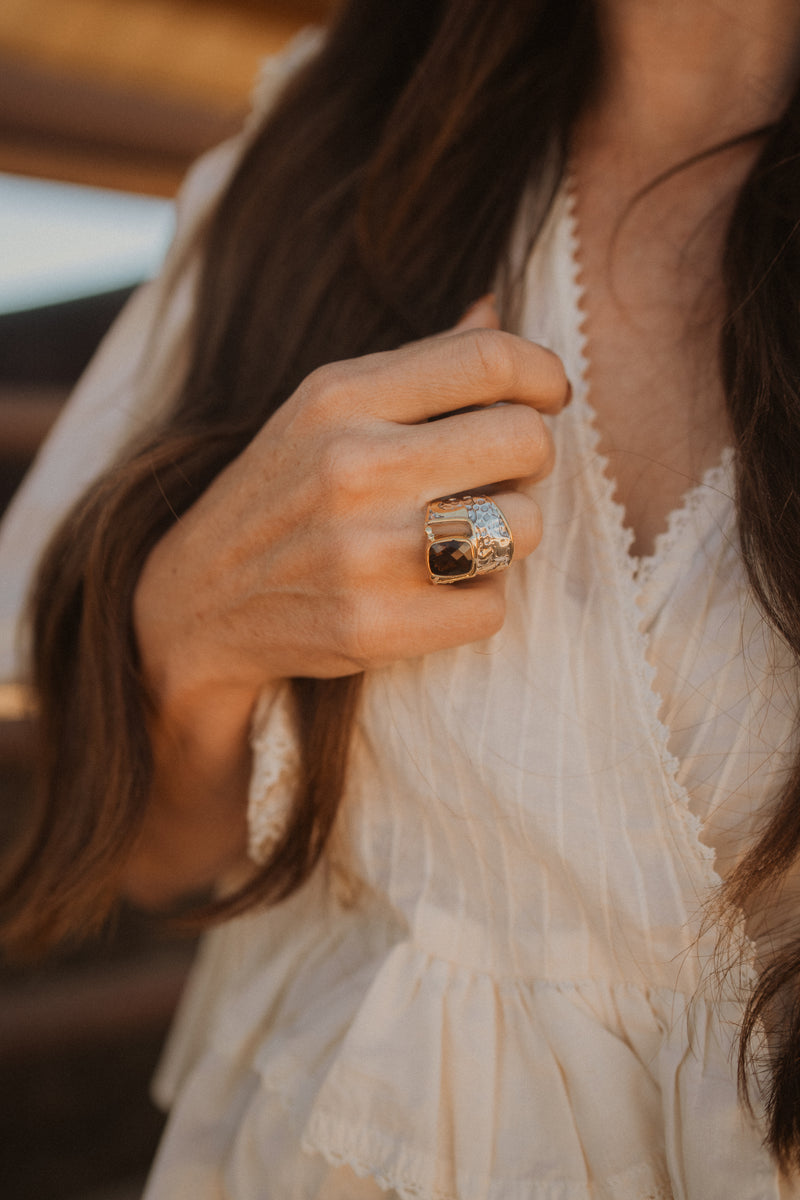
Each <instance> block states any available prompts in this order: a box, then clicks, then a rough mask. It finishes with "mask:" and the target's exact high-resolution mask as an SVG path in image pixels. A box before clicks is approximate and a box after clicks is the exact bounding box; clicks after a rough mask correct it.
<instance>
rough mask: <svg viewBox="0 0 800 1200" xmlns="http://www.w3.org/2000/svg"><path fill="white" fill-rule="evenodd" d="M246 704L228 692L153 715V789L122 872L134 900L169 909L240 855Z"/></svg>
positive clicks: (244, 817) (244, 699) (244, 815)
mask: <svg viewBox="0 0 800 1200" xmlns="http://www.w3.org/2000/svg"><path fill="white" fill-rule="evenodd" d="M251 708H252V699H251V698H250V697H249V696H247V695H244V694H240V693H232V692H231V693H226V694H225V695H220V696H216V697H214V699H213V702H211V703H206V704H205V705H204V706H202V707H200V706H197V705H196V706H193V708H192V711H191V714H189V713H186V714H182V715H181V716H180V717H178V716H177V715H176V714H175V713H171V714H169V715H167V714H165V713H163V712H162V713H161V714H157V715H155V716H154V717H153V718H152V719H151V722H150V739H151V745H152V752H153V787H152V790H151V794H150V797H149V801H148V805H147V809H146V812H145V816H144V822H143V825H142V830H141V833H140V836H139V838H138V839H137V841H136V844H135V846H134V847H133V850H132V853H131V856H130V858H129V860H128V862H127V864H126V868H125V871H124V874H123V877H122V887H123V891H124V894H125V895H126V896H127V898H129V899H130V900H132V901H133V902H134V903H136V904H139V905H142V906H143V907H145V908H156V909H158V908H166V907H169V906H170V905H171V904H173V903H174V902H175V901H176V900H179V899H180V897H181V896H183V895H186V894H188V893H191V892H197V891H199V890H201V889H204V888H206V887H208V886H209V885H211V884H213V883H214V882H215V880H217V879H218V878H219V877H220V876H221V875H222V874H224V873H225V872H226V871H227V870H229V869H231V868H232V867H234V866H235V865H237V864H239V863H242V862H243V861H245V853H246V842H247V788H248V781H249V777H250V759H251V754H250V749H249V745H248V728H249V719H250V711H251Z"/></svg>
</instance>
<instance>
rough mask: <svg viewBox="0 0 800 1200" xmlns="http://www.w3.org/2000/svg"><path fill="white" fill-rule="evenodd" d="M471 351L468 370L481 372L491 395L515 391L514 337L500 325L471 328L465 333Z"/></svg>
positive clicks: (517, 366)
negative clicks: (498, 327)
mask: <svg viewBox="0 0 800 1200" xmlns="http://www.w3.org/2000/svg"><path fill="white" fill-rule="evenodd" d="M463 336H464V338H465V339H467V344H468V349H469V354H468V358H467V370H468V371H469V372H470V374H471V375H473V376H474V375H476V374H477V375H478V376H479V377H480V378H481V380H482V381H483V383H484V384H485V386H486V388H487V390H488V391H489V393H490V394H492V395H497V396H504V395H512V394H513V392H514V388H515V386H516V383H517V380H518V376H519V364H518V361H517V355H516V353H515V349H514V342H513V339H512V338H511V337H510V335H509V334H507V333H504V332H503V331H502V330H499V329H472V330H469V331H468V332H467V333H465V334H464V335H463Z"/></svg>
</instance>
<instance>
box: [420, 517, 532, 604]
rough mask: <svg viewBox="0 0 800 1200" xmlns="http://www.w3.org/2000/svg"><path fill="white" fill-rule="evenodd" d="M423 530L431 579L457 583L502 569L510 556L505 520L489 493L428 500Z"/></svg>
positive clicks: (512, 550) (511, 551)
mask: <svg viewBox="0 0 800 1200" xmlns="http://www.w3.org/2000/svg"><path fill="white" fill-rule="evenodd" d="M425 534H426V536H427V538H428V545H427V548H426V553H425V562H426V563H427V566H428V576H429V578H430V581H431V583H459V582H460V580H462V579H471V578H472V577H473V576H474V575H488V574H489V573H490V572H492V571H504V570H505V568H506V567H507V566H509V564H510V562H511V559H512V558H513V556H514V538H513V537H512V536H511V530H510V529H509V527H508V521H506V519H505V517H504V516H503V514H502V512H501V511H500V509H499V508H498V506H497V505H496V504H495V502H494V500H492V499H491V498H490V497H489V496H446V497H445V498H444V499H442V500H432V501H431V502H430V504H429V505H428V508H427V512H426V516H425Z"/></svg>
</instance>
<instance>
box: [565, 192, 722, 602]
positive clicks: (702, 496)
mask: <svg viewBox="0 0 800 1200" xmlns="http://www.w3.org/2000/svg"><path fill="white" fill-rule="evenodd" d="M560 199H561V203H562V204H563V214H564V222H565V227H566V241H567V255H568V258H569V267H570V279H571V285H572V286H571V288H570V308H571V311H570V314H569V317H570V321H569V324H570V330H569V333H570V339H571V341H572V343H573V351H574V353H573V357H574V361H575V363H576V365H577V368H578V374H579V384H580V386H579V388H578V389H577V394H576V396H575V400H576V406H575V407H576V410H577V412H578V413H579V416H580V421H579V424H580V426H581V427H582V430H583V437H584V442H585V445H586V448H587V450H588V451H589V452H590V453H591V455H592V456H593V458H594V460H595V463H596V464H597V469H598V471H599V472H600V474H601V475H602V477H603V480H604V481H605V482H606V483H607V485H608V486H607V488H604V489H603V491H604V500H605V505H606V507H607V509H608V510H609V512H610V517H611V519H610V520H609V521H608V527H609V529H611V530H613V531H614V541H615V543H616V546H617V551H618V557H619V561H620V563H625V564H626V566H627V571H626V574H628V575H629V576H630V578H631V580H632V582H633V584H634V585H635V587H636V589H637V595H638V593H640V592H642V591H643V590H644V589H645V587H647V586H648V585H650V584H651V582H652V581H653V580H654V579H655V578H656V577H657V576H659V575H660V574H661V572H662V571H663V569H664V568H665V566H666V565H667V564H669V563H670V562H671V561H674V560H675V557H676V555H677V554H678V550H679V548H680V544H681V542H682V541H683V540H684V538H685V536H686V534H687V531H688V530H689V529H691V527H692V525H693V522H694V519H695V517H696V516H697V515H698V512H699V510H700V509H701V507H702V506H703V505H704V503H706V502H707V500H708V498H709V496H710V495H711V494H714V493H716V494H719V495H720V496H722V497H724V498H725V500H726V501H727V500H728V499H729V498H730V496H731V495H732V490H733V488H732V469H733V463H734V450H733V447H732V446H731V445H729V444H728V445H725V446H724V447H723V449H722V451H721V453H720V455H719V457H718V458H717V460H716V462H713V463H711V464H709V466H708V467H706V469H705V470H704V471H703V473H702V474H701V476H700V477H699V479H696V480H695V481H694V482H693V483H690V484H689V486H688V487H687V488H686V489H685V490H684V491H683V493H682V494H681V497H680V499H679V501H678V503H677V504H676V505H675V506H674V507H673V508H671V509H670V510H669V511H668V512H667V514H666V517H665V521H664V525H663V528H661V529H660V530H659V531H658V533H657V534H656V535H655V538H654V540H653V548H652V550H651V551H650V552H649V553H648V554H633V553H632V552H631V547H632V545H633V542H634V539H635V531H634V529H633V528H632V526H631V525H630V523H629V521H628V513H627V510H626V508H625V506H624V504H622V503H621V501H620V500H618V499H617V496H616V490H617V480H616V478H615V476H614V474H613V472H612V471H611V466H610V462H609V459H608V455H607V454H605V453H604V452H603V451H602V450H601V449H600V426H599V420H598V413H597V409H596V408H595V406H594V402H593V399H592V394H591V391H592V389H591V383H590V373H591V347H590V344H589V337H588V334H587V331H586V320H587V308H586V284H585V282H584V275H583V255H582V251H581V234H580V222H579V219H578V213H577V188H576V184H575V176H574V173H573V172H572V170H568V171H567V174H566V176H565V179H564V182H563V184H562V195H561V198H560Z"/></svg>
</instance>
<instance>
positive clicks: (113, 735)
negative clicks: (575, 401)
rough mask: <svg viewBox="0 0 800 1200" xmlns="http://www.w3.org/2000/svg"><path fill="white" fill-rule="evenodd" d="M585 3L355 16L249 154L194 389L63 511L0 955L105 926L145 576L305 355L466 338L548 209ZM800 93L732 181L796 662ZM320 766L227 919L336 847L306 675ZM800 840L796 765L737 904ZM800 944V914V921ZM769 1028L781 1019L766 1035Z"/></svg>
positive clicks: (125, 778)
mask: <svg viewBox="0 0 800 1200" xmlns="http://www.w3.org/2000/svg"><path fill="white" fill-rule="evenodd" d="M598 62H599V40H598V35H597V29H596V25H595V14H594V9H593V4H592V2H591V0H503V2H502V3H499V4H487V3H486V0H428V2H427V3H425V4H420V3H419V2H418V0H393V3H391V4H386V3H383V2H382V0H351V2H350V3H348V4H347V5H346V6H345V8H344V9H343V11H342V12H341V15H340V17H339V19H338V20H337V21H336V22H335V24H334V26H333V28H332V29H331V31H330V34H329V36H328V37H327V39H326V40H325V42H324V44H323V46H322V48H321V50H320V51H319V53H318V54H316V55H315V56H314V58H313V60H312V61H310V62H309V63H308V64H307V66H306V67H304V68H303V69H302V70H301V71H300V72H299V73H298V75H297V76H296V77H295V78H294V79H293V80H292V81H291V83H290V84H289V86H288V88H287V90H286V91H285V93H284V95H283V96H282V98H281V100H280V102H279V103H278V105H277V107H276V109H275V110H274V112H273V113H272V115H271V116H270V118H269V120H268V122H267V123H266V124H265V125H264V127H263V129H262V130H261V131H260V132H259V133H258V135H257V136H256V137H255V138H254V140H253V141H252V143H251V144H250V146H249V149H248V151H247V153H246V154H245V156H244V159H243V161H242V162H241V164H240V166H239V168H238V171H237V173H236V176H235V178H234V180H233V182H232V184H231V186H230V187H229V189H228V191H227V193H226V195H225V196H224V197H223V199H222V202H221V204H220V207H219V210H218V212H217V215H216V217H215V219H214V222H213V225H212V227H211V229H210V231H209V234H208V239H207V247H206V252H205V267H204V274H203V279H202V285H201V288H200V292H199V297H198V302H197V311H196V315H195V321H194V330H193V338H194V341H193V346H194V349H193V354H192V357H191V366H190V369H189V371H188V375H187V378H186V380H185V384H184V386H183V389H182V393H181V395H180V398H179V400H178V403H177V405H176V406H175V408H174V410H173V412H172V413H171V415H170V416H169V418H168V419H167V420H166V421H165V422H164V423H163V424H162V426H161V428H159V429H158V430H157V431H155V432H154V433H153V435H152V437H151V438H150V440H149V441H148V442H147V444H144V445H140V446H138V447H137V448H136V449H135V450H132V451H131V452H130V453H129V454H128V455H127V457H126V458H125V460H124V461H123V462H122V463H118V464H117V465H116V466H115V467H114V469H113V470H112V471H111V472H109V473H107V474H106V475H105V476H104V477H103V478H102V479H101V480H100V481H99V482H98V483H97V484H96V485H95V486H94V487H92V489H91V490H90V492H89V493H88V494H87V495H86V496H85V497H84V498H83V499H82V500H81V502H80V504H79V505H78V506H77V507H76V508H75V510H74V511H73V512H72V513H71V514H70V515H69V517H68V518H67V519H66V521H65V522H64V524H63V526H62V528H61V530H60V531H59V533H58V534H57V536H56V537H55V539H54V540H53V542H52V544H51V546H50V549H49V551H48V553H47V555H46V556H45V559H44V562H43V564H42V567H41V570H40V574H39V578H38V581H37V586H36V592H35V597H34V604H33V613H34V635H35V647H36V649H35V662H34V682H35V685H36V687H37V689H38V693H39V697H40V704H41V716H40V720H39V726H40V753H39V765H40V777H41V803H40V808H39V812H38V816H37V820H36V824H35V829H34V831H33V833H32V836H31V838H30V841H29V843H28V844H27V846H26V849H25V852H24V854H22V855H21V856H19V857H18V859H17V862H16V865H15V867H14V869H13V871H11V872H10V873H9V878H8V879H7V882H6V884H5V886H4V888H3V892H2V901H3V907H4V912H5V916H6V917H7V918H8V920H7V935H6V936H7V940H8V941H14V940H15V941H16V942H17V943H25V944H27V945H28V946H31V945H34V944H35V945H39V946H44V945H47V944H50V943H52V942H53V941H56V940H58V939H59V938H61V937H63V936H65V935H66V934H68V933H70V932H72V931H75V930H76V929H77V930H80V931H88V930H91V929H96V928H97V927H98V926H99V925H100V924H102V923H103V921H104V920H105V919H106V918H107V916H108V914H109V912H110V910H111V908H112V906H113V904H114V900H115V896H116V892H117V890H118V877H119V874H120V872H121V869H122V865H123V864H124V862H125V860H126V857H127V855H128V854H129V852H130V847H131V844H132V842H133V840H134V839H135V837H136V834H137V832H138V830H139V828H140V825H141V821H142V815H143V811H144V808H145V805H146V803H147V797H148V793H149V788H150V783H151V775H152V761H151V752H150V746H149V742H148V738H147V734H146V728H145V723H146V722H145V718H146V714H147V707H148V697H147V692H146V689H145V687H144V684H143V681H142V679H141V678H140V673H139V664H138V659H137V651H136V644H135V639H134V636H133V629H132V620H131V603H132V595H133V590H134V587H135V584H136V581H137V578H138V575H139V572H140V570H141V567H142V564H143V562H144V560H145V558H146V556H147V554H148V552H149V551H150V549H151V548H152V547H153V545H154V544H155V543H156V541H157V540H158V539H159V538H160V537H161V536H162V535H163V534H164V532H165V531H166V530H167V528H168V527H169V526H170V524H171V522H173V521H174V520H175V519H176V516H177V515H179V514H180V513H181V512H183V511H185V510H186V509H187V508H188V507H189V506H190V505H191V504H192V502H193V501H194V500H195V499H196V498H197V496H198V495H199V494H200V493H201V492H202V491H203V489H204V488H206V487H207V486H208V484H209V483H210V481H211V480H212V479H213V478H214V477H215V475H216V474H217V473H218V472H219V471H220V470H221V469H222V467H223V466H224V465H225V464H227V463H228V462H229V461H230V460H231V459H232V458H233V457H234V456H235V455H236V454H237V453H239V452H240V451H241V449H242V448H243V447H244V446H245V445H246V444H247V442H248V441H249V440H250V439H251V438H252V437H253V436H254V434H255V433H256V431H257V430H258V429H259V427H260V426H261V425H262V424H263V422H264V421H265V420H266V419H267V418H268V417H269V416H270V414H271V413H273V412H274V411H275V409H276V408H277V407H279V405H280V404H281V403H282V402H283V401H284V400H285V399H286V397H287V396H288V395H289V394H290V393H291V392H292V391H293V389H294V388H295V387H296V386H297V384H298V383H299V382H300V381H301V380H302V379H303V378H304V377H305V376H306V375H307V374H308V373H309V372H310V371H312V370H313V369H314V368H315V367H317V366H319V365H320V364H323V363H326V362H330V361H333V360H336V359H341V358H346V357H352V356H355V355H359V354H363V353H366V352H369V351H374V350H380V349H387V348H393V347H395V346H398V345H400V344H401V343H404V342H407V341H408V340H409V339H411V338H414V337H418V336H422V335H425V334H429V333H432V332H435V331H438V330H440V329H443V328H446V327H448V326H450V325H451V324H452V323H454V321H455V320H456V319H457V318H458V317H459V315H460V314H461V313H462V312H463V311H464V309H465V308H466V307H467V306H468V305H469V304H470V303H471V302H472V301H474V300H475V299H476V298H477V297H478V296H480V295H482V294H484V293H485V292H486V291H487V290H488V289H489V288H490V286H491V285H492V283H493V281H494V279H495V278H496V273H497V270H498V265H499V264H501V263H502V262H503V260H504V254H505V252H506V250H507V247H508V243H509V237H510V231H511V227H512V222H513V220H514V217H515V214H516V212H517V211H518V208H519V204H520V202H521V197H522V193H523V189H524V188H525V185H526V183H527V182H528V181H529V180H530V179H531V178H534V179H536V180H538V181H541V192H542V197H543V204H542V211H543V212H544V211H545V209H546V206H547V201H548V199H549V198H551V197H552V194H553V191H554V189H555V186H556V185H557V183H558V181H559V178H560V176H561V174H562V172H563V168H564V163H565V160H566V154H567V147H568V142H569V135H570V130H571V128H572V125H573V123H574V120H575V117H576V115H577V113H578V111H579V110H580V109H581V107H582V106H583V105H584V104H585V102H586V99H587V97H588V95H589V94H590V92H591V89H592V87H593V85H594V82H595V72H596V70H597V65H598ZM799 153H800V89H799V90H798V92H797V93H796V94H795V95H794V96H793V97H792V100H791V103H790V104H789V106H788V108H787V110H786V112H785V114H784V115H783V117H782V118H781V119H780V121H778V122H777V123H776V125H775V126H774V127H771V128H770V129H769V130H768V131H767V132H766V133H764V134H763V137H762V145H761V149H760V152H759V154H758V157H757V160H756V162H755V164H754V166H753V168H752V170H751V172H750V174H749V177H748V178H747V180H746V181H745V183H744V186H743V187H742V189H741V192H740V195H739V198H738V203H737V205H736V209H735V212H734V214H733V217H732V220H731V223H730V229H729V233H728V240H727V248H726V253H725V267H724V270H725V282H726V287H727V319H726V321H725V325H724V331H723V335H722V339H721V347H720V353H721V359H722V371H723V379H724V383H725V389H726V394H727V402H728V408H729V411H730V417H731V422H732V427H733V431H734V436H735V441H736V448H737V464H738V465H737V473H738V495H737V504H738V513H739V526H740V530H741V541H742V550H743V554H744V558H745V562H746V564H747V569H748V572H749V575H750V578H751V581H752V584H753V587H754V590H755V594H756V596H757V597H758V599H759V601H760V602H761V605H762V607H763V609H764V611H765V613H766V615H767V616H768V618H769V619H770V621H771V622H772V624H773V625H774V626H775V628H776V629H777V630H778V631H779V633H780V634H781V636H782V637H783V638H784V639H785V640H786V642H787V643H788V644H789V646H790V647H791V648H792V650H793V651H794V652H795V654H796V655H797V656H798V659H800V489H798V486H797V477H798V472H797V467H796V462H797V460H798V456H800V311H799V309H798V285H799V284H800V238H799V237H798V223H800V158H799V157H798V154H799ZM293 688H294V692H295V698H296V701H297V713H298V727H299V730H300V736H301V743H302V748H303V762H304V769H303V778H302V781H301V786H300V788H299V791H298V795H297V798H296V803H295V807H294V810H293V816H292V819H291V822H290V825H289V828H288V830H287V832H286V834H285V836H284V837H283V839H282V841H281V843H280V844H279V845H278V847H277V848H276V850H275V853H274V854H273V856H272V858H271V860H270V861H269V863H267V864H266V866H265V867H264V868H263V869H262V870H260V871H259V873H258V875H257V877H256V878H255V879H254V880H253V881H252V882H251V883H250V884H249V885H248V886H246V887H245V888H243V889H242V890H241V891H240V892H239V893H238V894H237V895H235V896H233V897H229V898H228V899H227V900H226V901H225V902H224V903H221V904H219V905H217V906H216V908H215V909H214V915H215V916H216V917H218V918H220V917H223V916H229V915H231V914H233V913H235V912H240V911H243V910H244V909H246V908H249V907H251V906H252V905H254V904H256V903H265V902H274V901H277V900H278V899H280V898H282V897H285V896H287V895H288V894H289V893H291V892H292V891H293V890H294V889H295V888H297V887H298V886H299V885H300V884H301V883H302V882H303V881H304V880H305V879H306V878H307V877H308V875H309V873H310V872H311V871H312V869H313V868H314V866H315V864H316V863H317V862H318V861H319V858H320V855H321V854H322V851H323V849H324V847H325V844H326V841H327V839H328V835H329V833H330V830H331V827H332V824H333V821H334V817H335V814H336V811H337V805H338V803H339V799H340V796H341V792H342V786H343V780H344V775H345V770H346V760H347V746H348V740H349V730H350V727H351V724H352V719H353V714H354V711H355V706H356V703H357V697H358V690H359V679H358V677H353V678H349V679H341V680H328V681H323V680H315V679H297V680H295V681H293ZM798 850H800V764H798V769H797V770H796V771H795V774H794V777H793V778H792V780H791V782H790V784H789V785H788V786H787V788H786V790H785V794H784V796H783V799H782V801H781V803H780V805H779V806H778V808H777V811H776V812H775V815H774V817H773V818H772V820H771V823H770V824H769V826H768V828H767V829H766V831H765V832H764V834H763V836H762V837H761V838H760V840H759V841H758V843H757V845H755V846H754V847H753V848H752V849H751V850H750V851H749V853H748V854H747V856H746V858H745V859H744V861H743V862H742V863H741V864H740V866H739V867H738V868H737V870H736V871H735V872H734V874H733V876H732V877H731V878H730V879H729V880H728V882H727V883H726V885H725V895H724V897H723V900H724V902H725V903H726V904H727V905H728V907H729V909H730V910H731V911H733V910H734V909H738V908H740V907H741V906H742V905H743V904H745V902H747V903H752V902H753V901H756V900H758V898H759V897H761V896H763V895H765V894H767V893H768V892H769V890H770V889H772V888H774V887H775V886H776V884H777V883H778V882H779V881H780V880H781V877H782V876H783V874H784V873H785V871H786V870H787V868H788V866H789V865H790V864H791V863H792V862H793V861H794V860H795V858H796V857H797V854H798ZM798 928H799V929H800V925H799V926H798ZM799 981H800V941H799V942H798V945H797V946H794V947H793V948H791V949H789V950H787V951H785V952H784V953H783V954H782V955H781V956H780V957H778V956H776V957H775V958H773V959H772V960H771V962H769V963H768V964H767V965H766V967H765V969H764V971H763V973H762V975H761V979H760V982H759V984H758V986H757V988H756V989H755V991H754V994H753V996H752V997H751V999H750V1003H749V1006H748V1009H747V1013H746V1017H745V1022H744V1027H743V1032H742V1038H741V1043H740V1047H741V1064H740V1065H741V1070H742V1077H743V1079H744V1076H745V1073H746V1068H747V1066H748V1063H749V1060H750V1057H751V1054H750V1050H751V1046H752V1044H753V1041H754V1034H755V1031H756V1029H757V1028H758V1027H759V1026H760V1021H761V1019H762V1018H763V1017H765V1016H767V1015H769V1014H771V1013H772V1012H773V1010H774V1009H775V1008H776V1007H777V1001H778V1000H780V1012H781V1022H782V1032H781V1038H780V1042H779V1049H778V1050H777V1051H776V1052H775V1055H774V1062H773V1063H772V1071H771V1078H770V1082H769V1083H768V1085H767V1104H768V1110H769V1120H770V1131H769V1141H770V1144H771V1146H772V1148H773V1150H774V1151H775V1152H776V1154H777V1155H778V1156H779V1158H780V1159H781V1160H782V1161H783V1162H784V1163H785V1164H796V1165H798V1166H800V1067H799V1066H798V1063H800V1001H798V1002H795V1003H787V1002H786V999H785V997H786V996H787V995H794V994H796V993H798V982H799ZM773 1024H774V1020H773Z"/></svg>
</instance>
